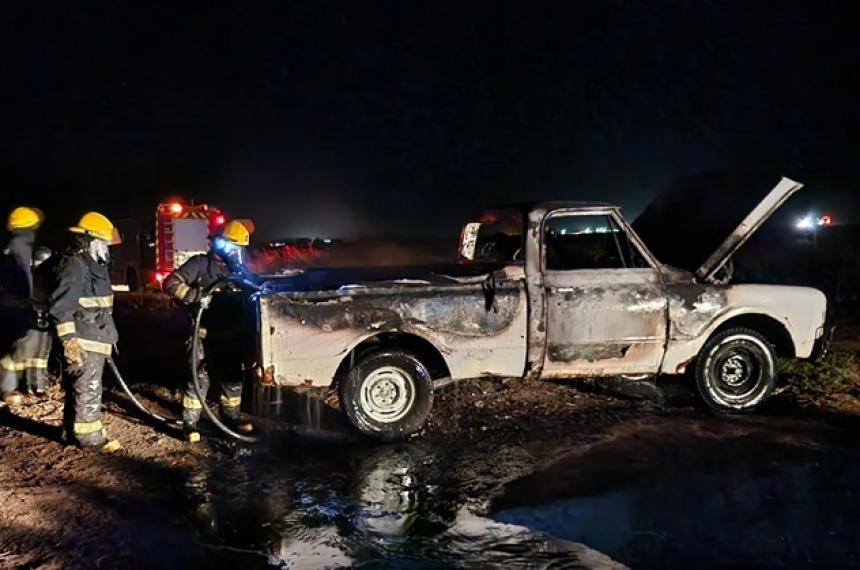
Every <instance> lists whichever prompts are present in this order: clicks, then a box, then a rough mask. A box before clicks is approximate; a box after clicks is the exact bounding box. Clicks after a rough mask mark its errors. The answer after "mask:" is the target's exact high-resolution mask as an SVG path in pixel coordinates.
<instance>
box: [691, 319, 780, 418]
mask: <svg viewBox="0 0 860 570" xmlns="http://www.w3.org/2000/svg"><path fill="white" fill-rule="evenodd" d="M775 384H776V354H775V353H774V350H773V346H772V345H771V344H770V343H769V342H768V340H767V339H766V338H765V337H764V336H763V335H761V334H760V333H758V332H756V331H754V330H751V329H746V328H733V329H729V330H726V331H723V332H721V333H719V334H717V335H714V336H713V337H711V338H710V339H708V342H706V343H705V346H704V347H702V351H701V353H699V358H698V363H697V364H696V386H697V388H698V389H699V394H700V395H701V396H702V399H703V400H705V403H706V404H708V406H710V407H711V408H713V409H715V410H718V411H722V412H742V411H749V410H752V409H753V408H755V407H756V406H758V405H759V404H760V403H762V402H763V401H764V400H765V399H766V398H767V397H768V396H769V395H770V393H771V392H772V391H773V388H774V385H775Z"/></svg>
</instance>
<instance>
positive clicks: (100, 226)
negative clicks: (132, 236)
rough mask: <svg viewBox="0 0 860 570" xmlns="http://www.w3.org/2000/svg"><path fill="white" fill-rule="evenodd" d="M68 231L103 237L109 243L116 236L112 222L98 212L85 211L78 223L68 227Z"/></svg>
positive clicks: (113, 241)
mask: <svg viewBox="0 0 860 570" xmlns="http://www.w3.org/2000/svg"><path fill="white" fill-rule="evenodd" d="M69 231H70V232H72V233H76V234H84V235H87V236H91V237H95V238H99V239H103V240H105V241H106V242H109V243H111V244H113V243H115V242H116V238H117V236H118V232H117V231H116V229H115V228H114V227H113V223H111V221H110V220H109V219H107V218H106V217H105V216H103V215H102V214H99V213H98V212H87V213H86V214H84V215H83V216H82V217H81V221H79V222H78V225H76V226H72V227H70V228H69Z"/></svg>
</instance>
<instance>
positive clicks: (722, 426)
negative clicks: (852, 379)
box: [186, 401, 860, 568]
mask: <svg viewBox="0 0 860 570" xmlns="http://www.w3.org/2000/svg"><path fill="white" fill-rule="evenodd" d="M278 405H279V406H282V407H283V409H282V410H281V412H283V411H284V410H286V409H291V410H292V411H293V413H295V412H296V410H299V409H305V408H303V406H305V405H306V403H304V402H298V403H296V402H293V403H290V402H283V401H282V402H280V403H279V404H278ZM306 411H307V413H308V417H309V418H311V420H312V421H313V424H312V429H309V430H306V431H305V432H303V435H300V436H299V435H292V436H285V437H283V438H277V439H275V440H274V441H273V442H272V444H271V445H270V446H269V447H268V448H267V449H266V450H265V451H255V452H253V453H244V454H237V456H236V458H235V460H233V461H222V462H220V463H218V464H216V465H212V466H211V468H210V469H209V470H207V471H205V472H199V473H196V474H195V475H194V476H193V477H192V479H191V480H189V481H188V484H187V487H186V488H187V494H188V497H189V500H190V501H191V503H192V504H193V505H194V507H193V518H194V520H195V521H196V523H197V527H198V529H199V532H200V535H201V539H202V540H203V542H204V543H205V544H207V545H208V551H209V553H210V554H211V562H212V566H213V567H235V566H237V565H241V566H242V567H245V568H265V567H282V568H339V567H357V568H388V567H397V568H449V567H452V566H454V567H465V568H485V567H487V566H494V567H506V568H513V567H517V568H519V567H534V568H620V567H623V566H622V565H628V566H630V567H634V568H664V567H703V566H726V565H731V566H744V567H756V566H758V567H765V566H767V567H772V566H791V567H793V566H799V565H804V566H809V565H816V566H844V565H854V564H857V563H858V558H857V545H858V544H860V524H858V520H860V516H858V515H857V514H855V513H860V499H858V496H857V494H856V493H855V489H856V488H857V484H858V483H860V452H858V451H855V450H854V447H856V446H853V442H852V439H853V434H851V433H850V432H849V430H841V431H840V430H837V429H835V428H825V427H821V426H819V425H816V424H813V423H804V422H786V421H781V420H778V419H761V418H760V419H756V420H732V421H727V420H720V419H716V418H715V419H659V418H654V419H653V421H651V422H650V423H648V424H647V425H644V426H618V432H617V433H614V434H611V437H608V438H606V439H605V440H603V441H602V442H599V443H597V444H593V445H591V446H590V447H587V448H583V449H581V450H580V451H579V452H577V453H575V454H573V455H570V454H568V455H566V456H564V457H559V458H557V459H558V461H557V462H556V463H555V464H552V465H551V466H549V467H545V468H543V469H542V470H539V471H536V463H535V457H534V455H533V453H531V452H530V450H528V449H524V448H522V447H518V446H515V445H506V446H495V447H493V448H492V449H475V448H469V447H467V446H465V445H456V442H453V443H452V444H451V445H446V446H444V448H439V447H433V446H431V445H429V444H428V443H423V442H422V441H421V440H417V441H415V442H414V443H403V444H396V445H375V444H373V443H369V442H367V441H366V440H361V439H356V438H353V437H350V436H348V435H344V434H345V433H348V432H343V431H341V429H340V427H337V425H336V423H337V422H338V421H340V420H336V419H333V418H327V417H325V413H324V412H319V411H318V410H316V409H312V408H307V409H306ZM335 415H337V414H335ZM327 422H335V424H329V423H327ZM332 425H335V428H333V429H332V430H331V433H330V434H329V435H327V436H325V437H319V436H320V435H321V434H325V433H326V431H327V426H328V427H331V426H332ZM541 445H543V446H546V445H547V442H546V441H544V442H542V443H541Z"/></svg>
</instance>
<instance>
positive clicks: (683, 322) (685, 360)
mask: <svg viewBox="0 0 860 570" xmlns="http://www.w3.org/2000/svg"><path fill="white" fill-rule="evenodd" d="M826 310H827V299H826V298H825V296H824V294H823V293H822V292H821V291H818V290H817V289H811V288H807V287H788V286H777V285H729V286H725V287H717V286H710V285H699V284H685V285H679V286H671V287H670V302H669V320H670V323H669V324H670V327H669V330H670V333H669V339H668V342H667V346H666V355H665V357H664V359H663V364H662V365H661V372H662V373H664V374H682V373H683V372H684V371H685V370H686V368H687V366H688V365H689V363H690V362H692V361H693V360H694V359H695V358H696V356H697V355H698V354H699V351H700V350H701V349H702V346H704V344H705V342H707V340H708V339H709V338H710V337H711V335H713V333H714V331H716V330H717V329H718V328H720V327H721V326H723V325H724V324H726V323H727V322H729V321H731V320H733V319H737V318H739V317H743V316H748V315H756V316H764V317H768V318H770V319H773V320H774V321H776V322H778V323H779V324H781V325H782V326H783V327H785V329H786V331H787V332H788V334H789V336H790V337H791V340H792V344H793V345H794V349H795V357H797V358H809V356H810V355H811V354H812V351H813V347H814V346H815V341H816V339H817V338H820V337H821V335H823V334H824V320H825V317H826V315H825V313H826Z"/></svg>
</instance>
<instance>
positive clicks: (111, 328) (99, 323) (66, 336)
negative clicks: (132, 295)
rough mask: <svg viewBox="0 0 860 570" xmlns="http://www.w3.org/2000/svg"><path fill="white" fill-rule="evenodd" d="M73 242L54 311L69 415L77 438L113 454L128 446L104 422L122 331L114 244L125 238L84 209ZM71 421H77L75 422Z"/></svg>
mask: <svg viewBox="0 0 860 570" xmlns="http://www.w3.org/2000/svg"><path fill="white" fill-rule="evenodd" d="M69 231H70V232H72V233H73V234H74V241H73V245H72V247H70V248H69V249H68V250H67V251H66V252H64V253H63V256H62V258H61V259H60V260H59V263H58V264H57V287H56V289H54V291H53V292H52V293H51V295H50V298H49V313H50V317H51V320H52V321H53V323H54V324H55V325H56V328H57V336H58V337H59V338H60V341H61V342H62V346H63V356H64V359H65V364H66V366H65V376H66V380H67V383H68V384H67V389H66V407H65V419H66V422H67V433H68V428H69V427H71V433H72V435H73V438H74V441H75V443H77V445H78V446H80V447H82V448H92V449H99V450H101V451H104V452H108V453H112V452H114V451H117V450H119V449H121V448H122V446H121V445H120V443H119V442H118V441H117V440H109V439H108V438H107V436H106V433H105V429H104V427H103V426H102V422H101V404H102V373H103V372H104V365H105V360H106V359H107V358H108V357H109V356H110V355H111V349H112V348H113V346H114V344H115V343H116V342H117V339H118V335H117V330H116V326H115V325H114V322H113V315H112V309H113V292H112V290H111V285H110V274H109V273H108V262H109V261H110V249H109V246H110V245H114V244H117V243H119V242H120V240H119V234H118V233H117V232H116V230H115V229H114V225H113V224H112V223H111V221H110V220H108V219H107V218H106V217H105V216H103V215H102V214H99V213H98V212H89V213H87V214H84V216H83V217H82V218H81V220H80V222H78V225H76V226H73V227H71V228H69ZM69 424H71V425H70V426H69Z"/></svg>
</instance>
